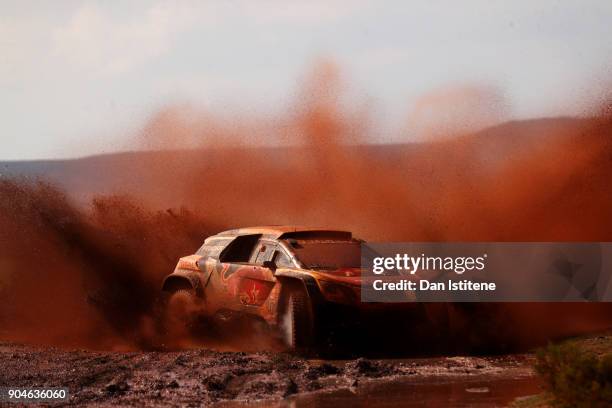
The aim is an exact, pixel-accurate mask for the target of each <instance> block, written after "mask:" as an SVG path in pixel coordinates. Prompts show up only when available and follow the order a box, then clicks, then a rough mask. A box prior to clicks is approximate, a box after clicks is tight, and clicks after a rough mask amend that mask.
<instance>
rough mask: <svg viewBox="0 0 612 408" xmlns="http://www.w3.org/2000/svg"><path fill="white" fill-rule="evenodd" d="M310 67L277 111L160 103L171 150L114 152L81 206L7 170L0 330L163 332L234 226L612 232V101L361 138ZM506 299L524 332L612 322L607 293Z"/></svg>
mask: <svg viewBox="0 0 612 408" xmlns="http://www.w3.org/2000/svg"><path fill="white" fill-rule="evenodd" d="M307 82H308V83H307V86H305V88H304V89H305V90H304V92H302V93H301V94H299V98H298V102H297V103H296V104H295V106H293V108H292V109H289V111H288V113H287V114H286V115H283V116H282V117H280V118H276V119H274V120H270V119H266V120H263V119H262V120H256V119H251V120H245V121H244V122H239V123H237V122H236V121H234V122H230V121H228V120H227V119H219V118H214V117H212V116H210V115H205V116H197V115H196V114H194V112H192V111H189V110H187V109H185V110H182V109H181V108H176V109H168V110H165V111H163V112H161V113H160V114H158V115H156V116H155V117H154V118H153V119H152V121H151V122H150V123H149V125H148V126H147V127H146V128H145V131H144V132H143V134H142V135H141V138H142V140H143V141H144V143H146V144H147V145H148V146H152V147H155V148H159V149H164V148H165V149H174V150H166V151H161V152H157V153H149V156H148V157H149V158H148V159H147V160H143V161H142V163H140V162H139V163H138V164H136V166H140V167H138V174H139V177H138V179H137V180H135V179H131V178H130V176H131V175H130V174H122V173H121V171H120V170H118V169H117V168H112V167H109V169H108V172H104V174H100V178H101V180H103V181H104V182H105V183H106V184H107V185H108V186H110V187H109V188H111V189H112V190H113V191H116V192H117V193H116V194H114V195H105V196H97V197H95V198H94V199H92V201H91V203H90V204H89V205H88V206H87V207H86V208H83V207H82V206H81V205H77V204H75V203H74V202H73V200H72V198H71V193H72V192H70V191H68V192H63V191H62V189H61V188H59V187H55V186H53V185H50V184H45V183H33V182H32V181H29V180H20V179H6V178H5V179H0V302H1V303H0V304H1V305H2V307H1V309H0V338H3V339H10V340H15V341H28V342H36V343H45V344H56V345H66V346H79V347H91V348H108V349H113V348H130V349H134V348H147V347H152V346H153V345H154V344H159V343H163V342H164V341H168V339H164V335H165V334H164V332H163V330H162V329H160V323H159V319H158V317H157V316H159V313H160V312H159V307H160V306H159V305H160V302H159V294H160V292H159V289H160V285H161V280H162V278H163V276H164V275H166V274H168V273H170V272H171V271H172V268H173V266H174V264H175V262H176V260H177V259H178V257H179V256H182V255H185V254H189V253H193V251H194V250H195V249H196V248H197V247H198V246H199V245H200V244H201V243H202V241H203V240H204V238H205V237H206V236H207V235H209V234H212V233H215V232H217V231H219V230H222V229H225V228H229V227H238V226H248V225H258V224H300V225H316V226H326V227H330V228H339V229H347V230H351V231H353V232H354V233H355V234H356V235H357V236H360V237H362V238H364V239H366V240H370V241H384V240H398V241H410V240H419V241H612V207H611V203H612V182H611V180H612V121H611V120H610V117H609V116H607V115H598V116H596V117H591V118H588V119H568V118H565V119H564V118H559V119H542V120H533V121H524V122H509V123H505V124H503V125H499V126H496V127H491V128H488V129H487V130H485V131H482V132H477V133H472V134H465V133H463V132H462V135H461V136H457V137H454V138H450V137H445V138H443V139H439V140H430V141H427V142H421V143H410V142H406V143H403V144H393V145H371V144H370V145H369V144H368V142H369V140H371V138H370V135H369V132H371V129H372V127H371V117H370V115H369V112H368V111H367V109H353V110H352V111H351V110H350V109H347V107H346V104H345V103H344V102H343V100H342V92H341V87H340V86H338V84H339V83H340V81H339V80H338V77H337V74H336V72H335V71H334V70H333V69H332V68H330V67H324V68H323V69H321V70H320V71H318V72H317V73H316V74H315V75H314V76H313V78H311V79H310V80H309V81H307ZM479 112H480V111H479ZM270 135H273V136H270ZM253 144H257V145H258V146H257V147H253V146H252V145H253ZM185 146H190V148H189V149H185V148H184V147H185ZM249 146H251V147H249ZM176 147H183V149H182V150H176V149H175V148H176ZM112 160H113V159H112V157H111V158H109V159H108V162H109V163H110V165H109V166H112ZM126 192H127V194H129V195H126ZM502 307H504V308H506V306H503V305H502ZM507 308H508V311H507V312H508V313H510V315H511V316H513V320H514V324H515V327H514V328H513V332H512V333H511V334H510V335H511V336H514V337H515V338H520V339H526V340H525V342H526V343H534V342H535V343H537V342H541V341H545V340H546V339H548V338H550V337H554V336H559V335H565V334H572V333H575V332H580V331H585V330H593V329H601V328H605V327H610V326H611V325H612V317H611V316H612V313H610V312H611V311H612V308H611V307H610V304H580V305H578V304H552V305H551V304H539V305H536V304H518V305H508V306H507ZM463 318H464V319H465V318H466V317H465V316H464V317H463Z"/></svg>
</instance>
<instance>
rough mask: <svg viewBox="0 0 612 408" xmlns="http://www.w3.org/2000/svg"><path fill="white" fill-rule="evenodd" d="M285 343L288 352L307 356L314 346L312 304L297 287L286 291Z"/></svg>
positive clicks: (304, 292) (302, 290)
mask: <svg viewBox="0 0 612 408" xmlns="http://www.w3.org/2000/svg"><path fill="white" fill-rule="evenodd" d="M283 323H284V332H285V343H286V345H287V347H288V348H289V350H290V351H292V352H295V353H298V354H309V353H311V352H313V348H314V346H315V327H314V316H313V311H312V304H311V301H310V298H309V297H308V294H307V293H306V291H305V290H304V289H303V288H300V287H298V286H294V287H290V288H289V290H288V291H287V297H286V304H285V313H284V317H283Z"/></svg>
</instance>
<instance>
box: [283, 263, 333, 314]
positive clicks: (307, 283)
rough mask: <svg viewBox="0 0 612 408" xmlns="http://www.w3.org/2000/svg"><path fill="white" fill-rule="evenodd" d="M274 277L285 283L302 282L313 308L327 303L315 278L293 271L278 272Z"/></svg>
mask: <svg viewBox="0 0 612 408" xmlns="http://www.w3.org/2000/svg"><path fill="white" fill-rule="evenodd" d="M274 276H275V277H276V278H277V279H278V280H280V281H281V282H283V283H284V282H287V281H297V282H300V283H301V284H302V285H303V287H304V289H305V290H306V293H308V297H309V298H310V301H311V302H312V306H313V308H317V307H318V306H320V305H321V304H323V303H324V302H325V298H324V297H323V294H322V293H321V291H320V289H319V285H317V281H316V279H315V278H314V277H313V276H311V275H308V274H306V273H302V272H297V271H293V270H277V271H276V273H275V274H274Z"/></svg>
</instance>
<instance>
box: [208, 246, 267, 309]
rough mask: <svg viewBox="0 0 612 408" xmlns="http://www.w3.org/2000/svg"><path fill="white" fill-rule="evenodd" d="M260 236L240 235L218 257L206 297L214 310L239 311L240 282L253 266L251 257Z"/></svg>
mask: <svg viewBox="0 0 612 408" xmlns="http://www.w3.org/2000/svg"><path fill="white" fill-rule="evenodd" d="M259 238H261V235H258V234H257V235H241V236H238V237H236V238H234V240H233V241H232V242H231V243H229V244H228V245H227V246H226V247H225V249H223V251H221V254H220V255H219V262H218V263H217V264H216V270H215V271H214V273H213V275H212V276H211V279H210V282H209V287H207V290H206V295H207V296H208V299H209V300H210V303H211V304H212V305H214V308H215V309H232V310H240V308H241V302H240V301H239V296H240V290H241V287H240V282H241V280H242V277H243V276H244V275H246V274H248V273H249V272H250V271H251V270H252V267H253V265H252V264H251V255H252V254H253V251H254V250H255V247H256V246H257V244H258V242H259Z"/></svg>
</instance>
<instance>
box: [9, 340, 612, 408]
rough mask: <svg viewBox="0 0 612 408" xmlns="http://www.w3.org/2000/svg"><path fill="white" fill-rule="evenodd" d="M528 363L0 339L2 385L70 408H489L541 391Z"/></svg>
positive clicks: (515, 358)
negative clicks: (106, 347)
mask: <svg viewBox="0 0 612 408" xmlns="http://www.w3.org/2000/svg"><path fill="white" fill-rule="evenodd" d="M573 341H574V342H575V343H576V344H577V345H578V346H579V347H581V348H582V349H584V350H587V351H590V352H594V353H596V354H602V353H609V352H612V332H606V333H598V334H594V335H591V336H586V337H582V338H579V339H575V340H573ZM533 361H534V357H533V355H532V354H531V353H522V354H506V355H498V356H440V357H419V358H402V359H364V358H359V359H351V360H327V361H323V360H305V359H301V358H298V357H295V356H292V355H290V354H286V353H278V352H276V353H275V352H257V353H245V352H220V351H213V350H207V349H197V350H186V351H174V352H161V351H140V352H117V351H88V350H66V349H58V348H51V347H42V346H28V345H23V344H16V343H8V342H0V388H2V387H9V386H10V387H67V388H68V389H69V392H70V399H69V401H68V403H67V404H66V403H65V402H64V403H61V405H71V406H109V405H115V406H116V405H119V406H128V405H129V406H202V405H205V406H210V405H213V406H219V407H235V406H242V405H244V404H248V405H254V406H271V405H275V406H277V407H296V406H297V407H300V406H306V407H313V406H316V407H338V406H344V405H351V406H368V405H371V404H373V403H375V404H376V405H380V406H396V405H401V406H412V405H414V406H418V405H419V404H422V403H428V405H430V406H448V405H452V406H472V405H473V404H477V405H478V406H483V407H487V406H505V405H507V404H508V403H510V402H511V401H515V400H516V398H519V399H520V398H521V397H526V396H528V395H533V394H537V393H538V392H540V391H541V381H540V380H539V379H538V378H537V376H536V375H535V373H534V371H533V369H532V367H531V365H532V363H533ZM4 404H6V403H4ZM410 404H412V405H410ZM0 405H2V403H1V402H0ZM11 405H12V406H15V405H14V404H9V406H11Z"/></svg>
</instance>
